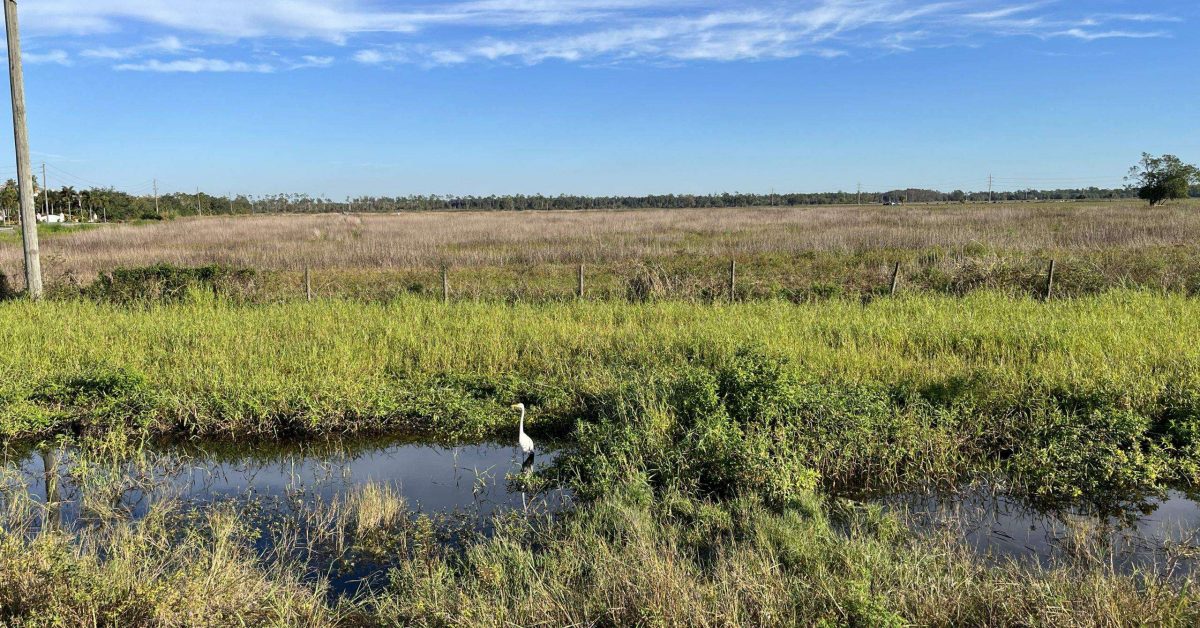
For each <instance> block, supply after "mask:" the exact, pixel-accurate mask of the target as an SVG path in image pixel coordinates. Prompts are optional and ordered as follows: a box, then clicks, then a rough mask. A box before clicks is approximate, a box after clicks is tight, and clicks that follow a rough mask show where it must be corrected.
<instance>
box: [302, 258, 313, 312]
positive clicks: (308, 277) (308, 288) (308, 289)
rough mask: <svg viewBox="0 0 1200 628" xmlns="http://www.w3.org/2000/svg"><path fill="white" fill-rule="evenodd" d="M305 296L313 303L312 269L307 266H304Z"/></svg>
mask: <svg viewBox="0 0 1200 628" xmlns="http://www.w3.org/2000/svg"><path fill="white" fill-rule="evenodd" d="M304 295H305V296H306V297H308V302H309V303H312V300H313V291H312V269H310V268H309V266H308V265H307V264H305V265H304Z"/></svg>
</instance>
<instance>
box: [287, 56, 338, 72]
mask: <svg viewBox="0 0 1200 628" xmlns="http://www.w3.org/2000/svg"><path fill="white" fill-rule="evenodd" d="M334 61H335V59H334V58H333V57H319V56H316V55H304V56H302V57H300V60H299V61H293V62H292V63H291V64H290V65H288V68H289V69H292V70H301V69H304V68H327V67H329V66H331V65H333V62H334Z"/></svg>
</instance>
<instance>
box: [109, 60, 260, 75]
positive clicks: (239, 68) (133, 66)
mask: <svg viewBox="0 0 1200 628" xmlns="http://www.w3.org/2000/svg"><path fill="white" fill-rule="evenodd" d="M116 69H117V70H124V71H130V72H183V73H192V74H195V73H198V72H257V73H261V74H267V73H270V72H274V71H275V67H274V66H272V65H270V64H268V63H247V62H245V61H225V60H223V59H205V58H203V57H196V58H194V59H176V60H172V61H162V60H159V59H149V60H147V61H141V62H138V63H122V64H120V65H117V66H116Z"/></svg>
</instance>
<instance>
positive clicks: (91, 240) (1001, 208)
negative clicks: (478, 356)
mask: <svg viewBox="0 0 1200 628" xmlns="http://www.w3.org/2000/svg"><path fill="white" fill-rule="evenodd" d="M1198 208H1200V205H1197V204H1196V203H1195V202H1190V203H1179V204H1176V205H1172V206H1169V207H1166V208H1157V209H1150V208H1147V207H1146V206H1145V205H1144V204H1141V203H1137V202H1132V201H1120V202H1089V203H1030V204H1025V203H1021V204H1008V205H950V206H945V205H943V206H924V205H916V206H907V207H875V206H867V207H821V206H817V207H803V208H771V209H734V210H730V209H703V210H644V211H625V212H614V211H599V212H583V211H579V212H490V213H480V212H462V213H407V214H399V215H341V214H322V215H271V216H243V217H215V218H192V219H180V220H175V221H171V222H166V223H163V224H153V225H117V226H112V227H108V228H104V229H95V230H89V231H83V232H79V233H73V234H67V235H60V236H55V237H52V238H47V239H45V240H44V242H43V246H42V249H43V256H44V260H45V264H46V266H47V273H48V274H49V275H51V277H64V276H69V277H74V278H76V279H77V280H81V281H86V280H89V279H90V278H92V277H95V276H96V275H97V274H98V273H101V272H105V271H108V270H111V269H113V268H116V267H121V266H124V267H134V266H145V265H149V264H155V263H159V262H167V263H173V264H178V265H185V266H192V265H200V264H210V263H219V264H227V265H231V266H238V267H250V268H256V269H261V270H295V269H297V268H300V267H303V266H304V265H306V264H308V265H311V266H312V267H313V268H314V269H360V270H365V269H415V268H432V267H437V266H440V265H443V264H448V265H451V266H457V267H464V266H465V267H484V266H531V265H537V264H563V263H579V262H587V263H608V262H619V261H630V260H653V259H662V258H664V257H671V256H679V255H685V256H700V257H703V256H753V255H761V254H797V253H803V252H809V251H818V252H832V253H859V252H863V251H870V250H880V249H905V250H913V249H926V248H930V247H942V248H949V249H953V248H956V247H971V246H983V247H986V248H988V249H992V250H1005V251H1012V252H1027V253H1028V252H1034V251H1044V250H1063V249H1067V250H1075V251H1088V250H1099V249H1106V250H1111V249H1120V250H1130V249H1138V248H1142V247H1164V246H1191V245H1193V244H1194V243H1195V242H1196V241H1197V240H1198V239H1200V212H1198V211H1197V209H1198ZM20 270H21V253H20V245H19V244H18V243H17V242H16V241H14V240H12V239H9V240H7V241H4V242H3V243H0V271H3V272H5V273H7V274H8V275H9V276H10V277H14V278H16V277H19V275H20Z"/></svg>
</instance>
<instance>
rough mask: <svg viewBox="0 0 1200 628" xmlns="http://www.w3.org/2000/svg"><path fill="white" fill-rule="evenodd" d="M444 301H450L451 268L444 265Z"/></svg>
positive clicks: (445, 302) (446, 302) (447, 302)
mask: <svg viewBox="0 0 1200 628" xmlns="http://www.w3.org/2000/svg"><path fill="white" fill-rule="evenodd" d="M442 303H444V304H449V303H450V269H449V267H447V266H442Z"/></svg>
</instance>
